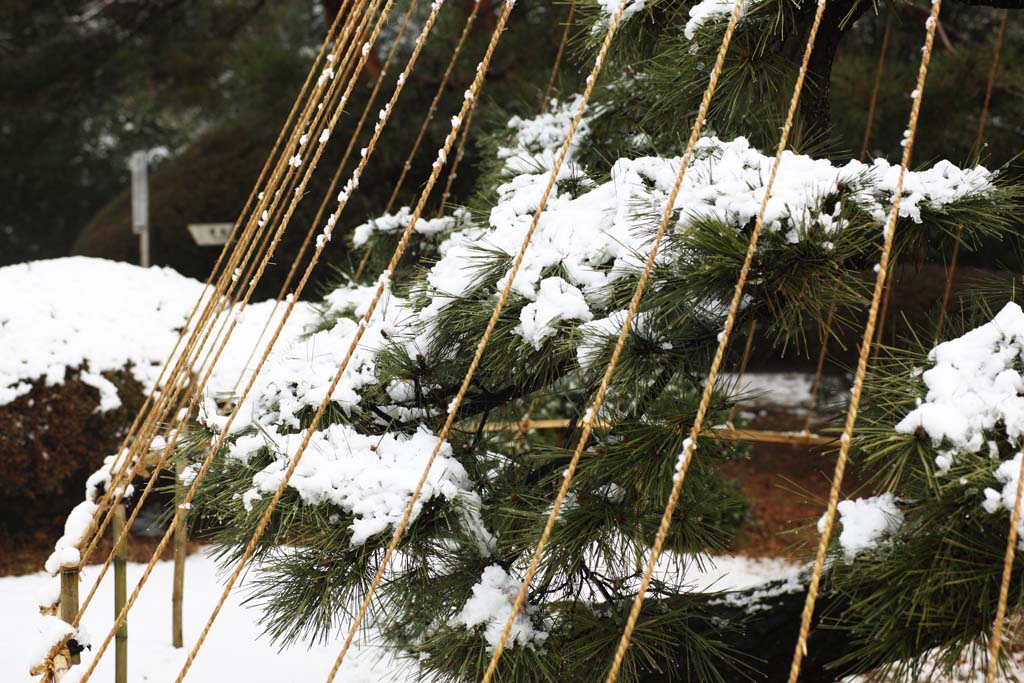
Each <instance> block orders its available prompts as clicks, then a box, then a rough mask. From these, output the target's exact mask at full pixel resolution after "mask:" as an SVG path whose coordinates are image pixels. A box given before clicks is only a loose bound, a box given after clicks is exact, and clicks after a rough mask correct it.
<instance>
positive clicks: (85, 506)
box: [44, 500, 99, 574]
mask: <svg viewBox="0 0 1024 683" xmlns="http://www.w3.org/2000/svg"><path fill="white" fill-rule="evenodd" d="M98 508H99V506H98V505H97V504H96V503H94V502H93V501H91V500H83V501H82V502H81V503H79V504H78V505H76V506H75V507H74V508H73V509H72V510H71V514H69V515H68V518H67V520H66V521H65V522H64V535H63V536H61V537H60V538H59V539H58V540H57V543H56V544H54V549H53V553H51V554H50V557H49V558H47V560H46V564H45V565H44V566H45V568H46V571H48V572H50V573H51V574H56V573H57V572H59V571H60V570H61V568H62V567H68V566H74V565H76V564H78V561H79V559H80V553H79V545H80V544H81V542H82V540H83V539H85V535H86V534H87V533H89V529H90V528H91V527H92V518H93V516H94V515H95V514H96V510H97V509H98Z"/></svg>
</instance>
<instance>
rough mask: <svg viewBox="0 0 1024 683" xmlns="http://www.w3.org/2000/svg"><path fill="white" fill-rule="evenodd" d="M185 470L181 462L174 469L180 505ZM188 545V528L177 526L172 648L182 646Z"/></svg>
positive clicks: (179, 503) (172, 597)
mask: <svg viewBox="0 0 1024 683" xmlns="http://www.w3.org/2000/svg"><path fill="white" fill-rule="evenodd" d="M184 469H185V463H184V461H183V460H179V461H178V464H177V466H176V468H175V475H174V481H175V503H176V504H178V505H181V501H182V500H183V499H184V497H185V487H184V486H182V483H181V474H182V472H183V471H184ZM187 545H188V528H187V526H186V525H185V524H179V525H178V527H177V528H176V529H175V530H174V587H173V590H172V592H171V644H172V645H173V646H174V647H179V648H180V647H182V646H183V645H184V642H185V639H184V629H183V628H182V609H181V608H182V598H183V596H184V593H185V550H186V546H187Z"/></svg>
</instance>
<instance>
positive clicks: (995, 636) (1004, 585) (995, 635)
mask: <svg viewBox="0 0 1024 683" xmlns="http://www.w3.org/2000/svg"><path fill="white" fill-rule="evenodd" d="M1006 14H1007V12H1006V10H1003V16H1002V20H1001V21H1000V23H999V36H998V38H997V40H996V49H995V55H994V56H993V58H992V67H991V69H990V70H989V82H988V88H987V90H986V93H985V105H986V106H985V108H984V110H983V116H982V121H981V125H980V126H979V128H978V138H977V140H976V141H975V143H974V144H975V148H976V149H977V150H978V151H979V152H980V150H981V136H982V134H983V133H984V130H985V115H987V113H988V102H989V97H990V95H991V93H992V82H993V79H994V78H995V73H996V67H997V64H998V59H999V46H1000V44H1001V43H1002V38H1003V29H1004V28H1005V27H1006ZM958 236H959V235H958ZM950 277H952V276H950ZM1022 480H1024V456H1022V457H1021V466H1020V469H1019V470H1018V471H1017V490H1016V492H1015V493H1014V497H1013V513H1012V514H1011V515H1010V531H1009V533H1008V534H1007V537H1006V551H1005V553H1004V554H1003V575H1002V578H1001V580H1000V582H999V601H998V602H997V604H996V617H995V620H994V621H993V624H992V637H991V640H990V642H989V654H988V671H987V672H986V678H985V680H986V681H987V683H995V680H996V673H997V671H998V668H999V651H1000V648H1001V647H1002V644H1003V621H1004V620H1005V619H1006V604H1007V602H1008V600H1009V597H1010V579H1011V577H1012V574H1013V559H1014V554H1015V553H1016V550H1017V536H1018V526H1019V525H1020V516H1021V513H1020V509H1021V490H1022V487H1021V485H1020V482H1021V481H1022Z"/></svg>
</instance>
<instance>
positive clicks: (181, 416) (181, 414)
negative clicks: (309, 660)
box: [72, 8, 356, 626]
mask: <svg viewBox="0 0 1024 683" xmlns="http://www.w3.org/2000/svg"><path fill="white" fill-rule="evenodd" d="M343 9H344V8H343ZM355 16H356V14H353V15H352V19H351V20H350V21H351V22H352V23H355ZM351 27H352V24H351V23H350V24H348V25H347V27H346V28H347V29H351ZM346 35H347V32H346ZM325 43H326V41H325ZM339 47H340V44H339ZM350 47H351V49H353V50H354V49H355V44H354V43H353V44H352V45H351V46H350ZM353 79H354V76H353ZM331 88H334V85H333V83H332V86H331ZM314 99H315V98H311V99H310V101H309V103H307V107H306V110H305V111H304V116H303V119H302V122H301V123H300V125H299V127H298V128H297V129H296V131H299V130H301V129H302V127H303V126H304V125H306V124H307V123H308V112H309V111H311V109H310V107H311V106H312V104H311V103H312V102H313V101H314ZM327 99H328V100H330V99H331V95H330V94H329V95H328V98H327ZM317 121H319V118H318V119H317ZM317 127H319V123H317ZM292 137H293V138H294V139H297V132H296V133H293V135H292ZM284 158H285V157H282V160H281V162H280V163H281V164H283V163H284ZM311 172H312V171H309V173H311ZM278 175H279V174H278ZM269 191H270V190H268V192H269ZM275 194H276V193H275ZM296 196H298V195H296ZM271 210H273V205H272V208H271ZM283 227H284V226H281V227H280V228H279V231H278V237H280V232H281V231H282V230H283ZM275 244H276V241H275ZM271 255H272V253H271V252H267V253H266V254H265V255H264V256H263V261H262V266H261V268H260V271H259V273H258V274H257V276H256V277H255V278H253V279H252V280H251V281H250V283H249V288H248V290H247V292H246V295H245V297H244V300H243V306H244V303H245V302H247V301H248V300H249V297H250V296H251V295H252V292H253V290H254V289H255V286H256V283H257V282H258V280H259V278H260V277H261V276H262V272H263V268H265V266H266V264H267V263H268V262H269V260H270V257H271ZM231 317H232V323H231V326H230V327H229V328H228V330H227V337H225V338H223V340H221V343H220V345H219V347H218V350H217V352H216V354H215V356H214V358H213V360H212V363H211V362H210V354H209V352H208V353H207V357H206V359H205V360H204V362H203V364H204V368H205V373H203V374H202V377H203V379H202V381H201V382H200V383H199V384H198V386H196V387H194V390H193V391H192V399H191V401H190V403H189V406H188V408H187V409H186V410H184V411H183V410H182V406H183V405H184V401H185V399H186V398H187V397H188V392H182V393H181V394H180V397H179V399H178V403H177V406H176V408H175V409H174V412H173V413H172V414H174V415H178V422H177V424H176V425H174V426H172V427H168V428H167V430H166V431H165V436H166V435H171V439H170V441H169V442H168V443H167V445H166V446H165V447H164V449H163V451H162V454H161V456H160V459H159V461H158V462H157V464H156V465H155V466H154V468H153V472H152V474H151V475H150V478H149V481H148V482H147V483H146V487H145V488H144V489H143V491H142V494H141V495H140V497H139V499H138V501H137V504H136V505H135V507H134V509H133V511H132V513H131V515H130V516H129V518H128V520H127V521H126V523H125V526H124V529H123V530H122V532H121V535H120V537H119V538H118V540H117V542H115V543H114V547H115V548H116V547H117V546H119V545H120V544H121V543H122V542H123V541H124V539H125V538H126V536H127V534H128V531H129V529H130V527H131V525H132V522H134V521H135V518H136V517H137V516H138V514H139V512H140V510H141V508H142V504H143V503H144V502H145V500H146V499H147V497H148V496H149V494H150V492H151V491H152V489H153V486H154V484H155V482H156V479H157V477H158V476H159V473H160V471H161V469H162V468H163V466H164V463H165V462H166V460H167V457H168V456H169V454H170V453H171V451H172V450H173V448H174V445H175V444H176V443H177V439H178V437H179V436H180V434H181V433H182V429H183V427H184V425H185V422H186V421H187V419H188V416H189V415H190V414H191V411H192V409H193V408H194V406H195V403H196V401H197V399H198V397H199V396H200V395H201V394H202V391H203V389H204V388H205V386H206V383H207V382H208V381H209V379H210V377H211V375H212V373H213V369H214V367H215V366H216V363H217V361H218V360H219V358H220V353H221V352H222V351H223V349H224V348H225V346H226V345H227V342H228V338H229V337H230V335H231V332H232V331H233V330H234V327H235V325H236V324H237V315H236V316H231ZM282 324H283V323H282ZM210 329H212V327H211V328H210ZM223 332H224V329H223V326H222V327H221V330H220V331H219V332H218V336H219V335H220V334H222V333H223ZM207 335H208V332H207ZM207 339H208V336H207V337H206V338H204V340H203V342H202V343H201V344H200V346H199V349H200V351H201V349H202V348H203V346H205V344H206V342H207ZM214 346H217V344H216V340H215V343H214ZM210 348H211V349H212V348H213V347H210ZM181 386H182V387H184V386H185V384H182V385H181ZM240 403H241V402H240ZM153 436H154V435H153V433H152V432H149V433H146V434H145V435H143V438H140V439H138V440H137V441H138V442H139V443H141V444H143V446H142V447H145V445H148V444H149V443H150V441H151V440H152V438H153ZM140 448H141V447H140ZM135 457H136V463H135V468H134V469H133V476H134V473H135V472H136V470H137V469H138V467H139V466H140V465H141V464H142V462H143V458H142V457H141V453H137V454H136V456H135ZM123 495H124V490H122V491H120V492H119V496H118V497H117V498H116V501H115V503H114V504H115V505H116V504H117V502H119V501H120V500H121V497H123ZM108 519H109V517H108ZM105 521H106V520H105ZM102 530H103V526H101V527H100V530H99V533H97V534H96V536H95V537H94V539H93V542H94V544H95V542H96V541H97V540H98V539H99V537H100V536H101V535H102ZM168 535H169V534H168ZM160 552H162V549H160V550H158V551H157V552H155V553H154V556H153V557H154V559H156V558H158V557H159V555H160ZM112 559H113V551H112V552H111V553H110V554H109V555H108V556H107V559H106V561H105V562H104V564H103V566H102V567H101V569H100V572H99V574H98V575H97V577H96V580H95V582H94V583H93V586H92V588H91V589H90V591H89V593H88V594H87V596H86V598H85V600H84V601H83V603H82V606H81V608H80V609H79V612H78V616H77V617H76V619H75V621H74V622H73V624H72V625H73V626H77V625H78V624H79V623H80V621H81V618H82V615H83V614H84V612H85V610H86V609H87V608H88V606H89V604H90V603H91V601H92V598H93V596H94V595H95V594H96V591H97V589H98V588H99V584H100V582H101V581H102V580H103V577H104V576H105V575H106V572H107V571H108V570H109V568H110V565H111V562H112Z"/></svg>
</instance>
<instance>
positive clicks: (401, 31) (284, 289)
mask: <svg viewBox="0 0 1024 683" xmlns="http://www.w3.org/2000/svg"><path fill="white" fill-rule="evenodd" d="M418 3H419V0H411V2H410V3H409V9H408V10H406V12H405V16H404V17H403V18H402V24H401V26H399V28H398V32H397V33H396V34H395V39H394V42H393V43H392V45H391V49H390V50H388V54H387V57H386V58H385V59H384V64H383V66H382V67H381V70H380V74H379V75H378V77H377V81H376V82H375V83H374V84H373V90H372V91H371V92H370V96H369V97H368V98H367V100H366V105H365V106H364V107H363V113H362V114H360V115H359V121H358V123H356V127H355V130H354V131H353V133H352V135H351V136H350V137H349V141H348V145H347V146H346V147H345V153H344V154H343V155H342V157H341V161H340V162H338V167H337V169H335V171H334V175H333V176H332V177H331V182H330V184H329V185H328V187H327V192H326V193H324V197H323V199H322V200H321V201H320V206H319V208H317V210H316V215H315V216H314V217H313V221H312V222H311V223H310V224H309V229H308V230H307V231H306V236H305V237H304V238H303V240H302V245H301V246H300V247H299V251H298V253H297V254H296V255H295V258H294V259H293V260H292V264H291V266H290V267H289V268H288V274H287V275H286V276H285V278H284V283H283V284H282V285H281V288H280V289H279V290H278V292H277V297H276V298H275V299H274V305H273V307H272V308H271V309H270V314H269V315H268V316H267V322H266V323H264V324H263V329H261V330H260V333H259V336H258V337H257V338H256V343H255V344H253V347H252V351H251V352H250V353H249V357H248V358H247V359H246V361H245V364H244V365H243V366H242V369H243V370H242V373H241V374H239V376H238V379H237V380H236V381H235V386H234V388H233V389H232V393H234V392H235V391H237V390H238V385H239V384H241V382H242V379H243V378H244V376H245V368H247V367H249V364H250V363H252V359H253V358H255V357H256V353H257V352H258V351H259V350H260V348H261V346H260V345H261V344H262V343H263V337H265V336H266V334H267V331H268V330H269V329H270V324H271V323H272V322H273V321H274V315H275V314H276V313H277V309H278V307H279V306H280V305H281V300H282V299H284V298H285V296H286V294H287V293H288V288H289V287H290V286H291V283H292V279H293V278H294V277H295V273H296V272H298V268H299V263H300V262H301V261H302V259H303V257H304V256H305V255H306V250H307V249H308V248H309V245H310V244H311V243H312V242H313V235H315V234H316V230H317V226H319V225H320V219H321V218H323V216H324V211H326V210H327V204H328V203H329V202H330V200H331V197H333V196H334V191H335V190H336V189H337V187H338V181H339V180H340V179H341V173H342V171H343V170H344V169H345V167H346V166H347V165H348V160H349V158H350V157H351V156H352V151H353V150H354V149H355V146H356V141H357V140H358V139H359V136H360V134H361V133H362V132H363V126H365V125H366V121H367V118H368V117H369V115H370V110H372V109H373V105H374V104H375V103H376V102H377V95H378V94H379V93H380V88H381V86H382V85H383V84H384V79H385V78H386V77H387V74H388V69H390V68H391V63H392V62H393V61H394V59H395V56H396V55H397V54H398V48H399V46H400V45H401V44H402V37H403V36H404V35H405V30H406V28H408V26H409V20H410V19H411V18H412V16H413V13H414V12H415V10H416V6H417V5H418Z"/></svg>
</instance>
